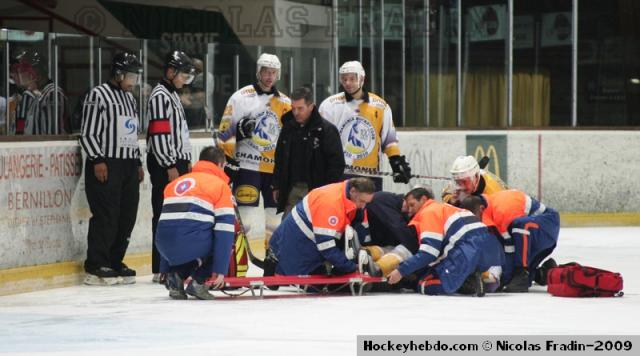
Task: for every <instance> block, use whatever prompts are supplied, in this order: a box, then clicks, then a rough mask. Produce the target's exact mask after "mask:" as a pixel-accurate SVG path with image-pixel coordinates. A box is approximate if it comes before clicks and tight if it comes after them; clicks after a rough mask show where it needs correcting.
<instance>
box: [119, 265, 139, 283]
mask: <svg viewBox="0 0 640 356" xmlns="http://www.w3.org/2000/svg"><path fill="white" fill-rule="evenodd" d="M116 272H117V273H118V277H120V279H121V283H122V284H133V283H136V271H135V270H133V269H131V268H129V267H127V265H125V264H124V263H122V264H121V265H120V269H116Z"/></svg>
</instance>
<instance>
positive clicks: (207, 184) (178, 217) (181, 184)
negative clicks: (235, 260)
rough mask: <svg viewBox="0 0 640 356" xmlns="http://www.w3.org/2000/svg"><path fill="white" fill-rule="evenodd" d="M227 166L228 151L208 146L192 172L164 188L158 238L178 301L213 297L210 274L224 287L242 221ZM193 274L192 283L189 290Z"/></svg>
mask: <svg viewBox="0 0 640 356" xmlns="http://www.w3.org/2000/svg"><path fill="white" fill-rule="evenodd" d="M224 164H225V156H224V151H222V149H220V148H217V147H213V146H209V147H205V148H204V149H203V150H202V152H200V158H199V161H198V162H196V164H195V165H194V166H193V170H192V171H191V173H188V174H185V175H183V176H180V177H179V178H177V179H175V180H173V181H172V182H171V183H169V184H168V185H167V187H166V188H165V189H164V203H163V205H162V214H161V215H160V220H159V221H158V231H157V232H156V240H157V244H158V251H159V252H160V256H161V257H162V259H161V261H160V272H162V273H167V281H166V286H167V288H168V289H169V297H171V298H172V299H187V294H188V295H191V296H194V297H196V298H198V299H213V295H212V294H210V293H209V292H208V290H209V286H207V285H205V284H204V282H205V280H206V279H208V278H209V277H212V279H214V282H213V286H214V287H215V288H220V287H222V286H224V275H225V273H227V271H229V257H230V256H231V247H232V245H233V240H234V236H235V235H234V232H235V225H234V224H235V221H236V217H235V213H234V209H233V200H232V196H231V188H230V187H229V178H228V177H227V175H226V174H225V173H224V170H223V168H222V167H223V166H224ZM187 277H191V282H190V283H189V285H188V286H187V288H186V289H185V287H184V280H185V279H187Z"/></svg>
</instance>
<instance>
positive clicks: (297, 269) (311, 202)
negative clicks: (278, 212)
mask: <svg viewBox="0 0 640 356" xmlns="http://www.w3.org/2000/svg"><path fill="white" fill-rule="evenodd" d="M374 190H375V186H374V183H373V182H372V181H371V180H369V179H368V178H351V179H349V180H345V181H343V182H340V183H333V184H329V185H325V186H323V187H320V188H316V189H314V190H312V191H311V192H309V194H307V196H305V197H304V199H302V201H301V202H299V203H298V204H297V205H296V206H295V208H293V210H291V213H290V214H289V215H287V217H286V218H285V219H284V220H283V221H282V224H280V226H278V228H277V229H276V231H275V232H274V233H273V237H272V238H271V240H270V242H269V249H270V251H269V253H270V255H272V256H274V258H275V259H276V260H277V266H276V269H275V270H276V273H277V274H283V275H307V274H326V269H325V261H326V262H328V263H330V264H331V265H332V266H333V270H332V271H333V272H334V273H336V274H345V273H349V272H354V271H355V270H356V268H357V266H356V264H355V263H354V262H353V261H351V260H349V259H347V257H346V256H345V252H344V250H342V249H341V248H340V247H339V246H338V244H337V241H340V240H341V238H342V237H343V235H344V232H345V228H346V226H347V225H350V224H351V223H352V220H353V219H354V217H355V214H356V210H357V209H363V208H364V207H365V205H366V204H367V203H369V202H370V201H371V199H373V192H374Z"/></svg>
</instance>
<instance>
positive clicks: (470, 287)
mask: <svg viewBox="0 0 640 356" xmlns="http://www.w3.org/2000/svg"><path fill="white" fill-rule="evenodd" d="M456 293H458V294H464V295H471V294H475V293H476V276H475V273H472V274H470V275H469V276H468V277H467V279H465V280H464V282H462V285H461V286H460V288H458V290H457V291H456Z"/></svg>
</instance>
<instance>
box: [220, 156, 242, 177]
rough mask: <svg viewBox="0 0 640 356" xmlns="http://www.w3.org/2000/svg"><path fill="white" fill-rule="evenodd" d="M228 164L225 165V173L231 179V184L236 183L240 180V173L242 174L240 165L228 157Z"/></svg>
mask: <svg viewBox="0 0 640 356" xmlns="http://www.w3.org/2000/svg"><path fill="white" fill-rule="evenodd" d="M226 159H227V163H225V165H224V173H225V174H226V175H227V177H229V179H230V180H231V183H233V182H235V181H236V179H237V178H238V172H240V163H238V161H236V160H235V159H233V158H231V157H229V156H226Z"/></svg>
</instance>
